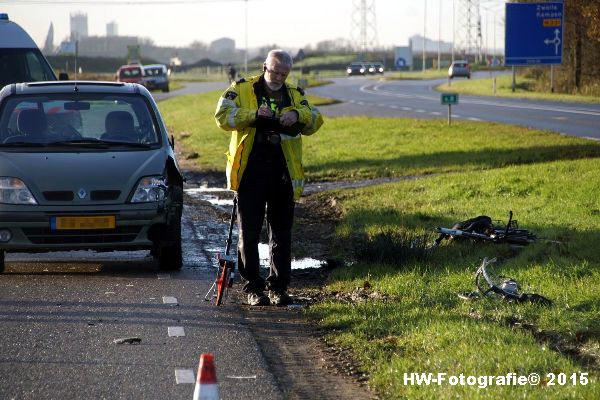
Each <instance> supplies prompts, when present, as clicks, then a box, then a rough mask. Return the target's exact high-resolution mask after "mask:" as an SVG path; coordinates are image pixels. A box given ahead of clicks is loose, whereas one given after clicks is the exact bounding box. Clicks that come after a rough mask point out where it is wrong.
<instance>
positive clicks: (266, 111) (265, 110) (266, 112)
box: [256, 106, 273, 117]
mask: <svg viewBox="0 0 600 400" xmlns="http://www.w3.org/2000/svg"><path fill="white" fill-rule="evenodd" d="M256 114H257V115H258V116H259V117H272V116H273V110H271V109H270V108H269V107H268V106H260V107H259V108H258V111H257V113H256Z"/></svg>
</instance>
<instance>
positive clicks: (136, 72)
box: [119, 68, 142, 78]
mask: <svg viewBox="0 0 600 400" xmlns="http://www.w3.org/2000/svg"><path fill="white" fill-rule="evenodd" d="M119 75H120V76H121V78H136V77H138V76H142V70H140V69H139V68H129V69H122V70H121V72H120V73H119Z"/></svg>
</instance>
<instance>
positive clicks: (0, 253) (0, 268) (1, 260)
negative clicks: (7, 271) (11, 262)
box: [0, 250, 5, 274]
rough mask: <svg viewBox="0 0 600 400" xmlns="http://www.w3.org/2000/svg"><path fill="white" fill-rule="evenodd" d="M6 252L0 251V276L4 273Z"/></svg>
mask: <svg viewBox="0 0 600 400" xmlns="http://www.w3.org/2000/svg"><path fill="white" fill-rule="evenodd" d="M4 254H5V253H4V250H0V274H1V273H3V272H4Z"/></svg>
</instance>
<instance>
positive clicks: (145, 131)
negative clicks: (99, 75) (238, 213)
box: [0, 81, 183, 271]
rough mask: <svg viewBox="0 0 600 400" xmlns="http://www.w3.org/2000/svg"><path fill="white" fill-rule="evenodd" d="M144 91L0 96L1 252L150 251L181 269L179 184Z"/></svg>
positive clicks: (68, 85)
mask: <svg viewBox="0 0 600 400" xmlns="http://www.w3.org/2000/svg"><path fill="white" fill-rule="evenodd" d="M173 147H174V145H173V142H172V141H169V138H168V133H167V129H166V127H165V123H164V122H163V119H162V117H161V115H160V113H159V111H158V108H157V106H156V103H155V102H154V100H153V98H152V95H151V94H150V92H148V90H147V89H146V88H145V87H143V86H141V85H138V84H130V83H115V82H77V81H64V82H62V81H57V82H35V83H19V84H12V85H7V86H5V87H4V88H3V89H2V90H1V91H0V271H2V270H3V269H4V258H5V257H4V256H5V253H6V252H46V251H57V250H97V251H112V250H150V254H152V255H153V256H154V258H155V259H156V260H157V261H158V264H159V267H160V268H161V269H166V270H168V269H179V268H181V265H182V256H181V213H182V203H183V200H182V199H183V177H182V174H181V172H180V170H179V167H178V164H177V161H176V158H175V153H174V150H173Z"/></svg>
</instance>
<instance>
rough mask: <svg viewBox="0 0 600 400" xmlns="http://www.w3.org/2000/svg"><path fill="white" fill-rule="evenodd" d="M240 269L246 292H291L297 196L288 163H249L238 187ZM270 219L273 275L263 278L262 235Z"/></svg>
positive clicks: (268, 229)
mask: <svg viewBox="0 0 600 400" xmlns="http://www.w3.org/2000/svg"><path fill="white" fill-rule="evenodd" d="M237 207H238V208H237V213H238V228H239V240H238V269H239V272H240V275H241V276H242V278H244V279H245V280H246V281H247V282H246V284H245V285H244V287H243V290H244V292H246V293H248V292H254V291H263V290H265V288H267V289H269V290H274V291H280V290H287V287H288V285H289V284H290V272H291V268H292V265H291V242H292V225H293V221H294V193H293V190H292V184H291V181H290V177H289V174H288V171H287V167H286V166H285V164H282V163H281V162H277V163H276V162H269V161H265V160H262V159H257V160H253V159H252V156H251V158H250V160H249V161H248V165H247V167H246V170H245V171H244V175H243V176H242V181H241V183H240V187H239V188H238V205H237ZM265 207H266V216H267V231H268V236H269V258H270V265H269V267H270V272H269V276H268V277H267V279H266V282H265V280H264V279H263V278H262V277H261V276H260V273H259V270H260V261H259V255H258V243H259V236H260V232H261V230H262V226H263V221H264V218H265Z"/></svg>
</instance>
